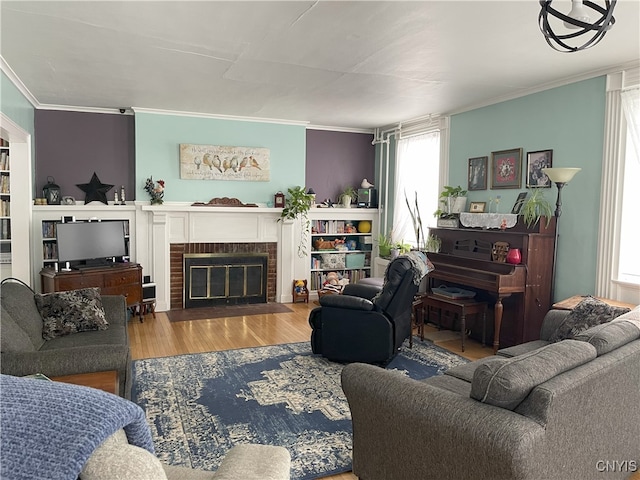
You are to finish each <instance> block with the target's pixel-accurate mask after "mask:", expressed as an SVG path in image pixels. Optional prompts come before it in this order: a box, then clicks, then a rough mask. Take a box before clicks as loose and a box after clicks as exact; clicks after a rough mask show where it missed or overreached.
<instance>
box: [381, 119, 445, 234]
mask: <svg viewBox="0 0 640 480" xmlns="http://www.w3.org/2000/svg"><path fill="white" fill-rule="evenodd" d="M439 168H440V132H439V131H434V132H429V133H425V134H422V135H416V136H414V137H409V138H402V139H400V140H398V150H397V155H396V171H395V178H396V182H395V196H394V201H393V206H394V209H393V231H392V240H393V241H394V242H400V241H402V242H404V243H409V244H411V245H413V246H417V245H416V234H415V230H414V228H413V221H412V219H411V214H410V212H409V208H408V207H407V201H406V199H407V198H408V199H409V204H410V205H411V208H412V209H414V210H415V199H416V192H417V194H418V205H419V210H420V216H421V218H422V224H423V227H424V231H425V234H426V233H428V231H427V227H428V226H429V224H430V223H432V221H431V220H432V219H433V218H434V217H433V212H435V211H436V210H437V208H438V176H439ZM420 241H421V243H422V244H424V239H422V238H421V239H420Z"/></svg>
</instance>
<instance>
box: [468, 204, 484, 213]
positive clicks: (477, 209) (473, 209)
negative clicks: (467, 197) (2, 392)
mask: <svg viewBox="0 0 640 480" xmlns="http://www.w3.org/2000/svg"><path fill="white" fill-rule="evenodd" d="M486 206H487V202H471V203H470V204H469V212H470V213H484V209H485V207H486Z"/></svg>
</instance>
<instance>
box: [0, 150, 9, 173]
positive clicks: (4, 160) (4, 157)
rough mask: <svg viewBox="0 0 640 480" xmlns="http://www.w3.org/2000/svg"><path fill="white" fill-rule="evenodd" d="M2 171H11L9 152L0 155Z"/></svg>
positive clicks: (0, 168)
mask: <svg viewBox="0 0 640 480" xmlns="http://www.w3.org/2000/svg"><path fill="white" fill-rule="evenodd" d="M0 170H9V154H8V153H7V152H2V153H0Z"/></svg>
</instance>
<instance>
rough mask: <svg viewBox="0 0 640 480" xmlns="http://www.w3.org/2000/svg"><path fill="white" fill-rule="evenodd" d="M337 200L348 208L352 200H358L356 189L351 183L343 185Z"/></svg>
mask: <svg viewBox="0 0 640 480" xmlns="http://www.w3.org/2000/svg"><path fill="white" fill-rule="evenodd" d="M338 200H339V201H340V202H339V203H341V204H342V206H343V207H345V208H349V207H351V203H352V202H357V201H358V191H357V190H356V189H355V188H353V187H352V186H351V185H349V186H347V187H345V189H344V190H343V191H342V193H341V194H340V196H339V198H338Z"/></svg>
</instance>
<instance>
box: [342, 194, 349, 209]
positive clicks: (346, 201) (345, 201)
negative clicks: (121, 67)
mask: <svg viewBox="0 0 640 480" xmlns="http://www.w3.org/2000/svg"><path fill="white" fill-rule="evenodd" d="M341 200H342V206H343V207H344V208H351V195H342V199H341Z"/></svg>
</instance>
